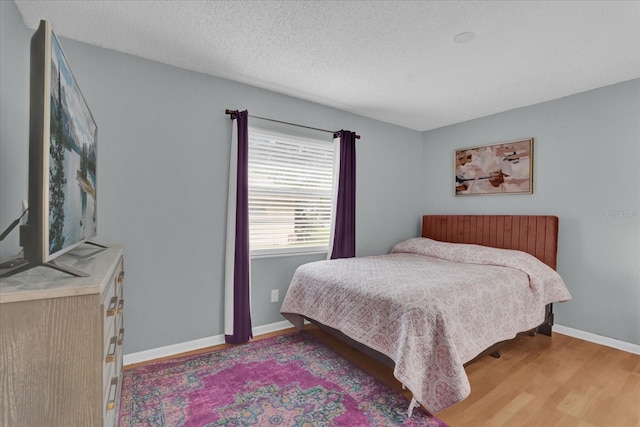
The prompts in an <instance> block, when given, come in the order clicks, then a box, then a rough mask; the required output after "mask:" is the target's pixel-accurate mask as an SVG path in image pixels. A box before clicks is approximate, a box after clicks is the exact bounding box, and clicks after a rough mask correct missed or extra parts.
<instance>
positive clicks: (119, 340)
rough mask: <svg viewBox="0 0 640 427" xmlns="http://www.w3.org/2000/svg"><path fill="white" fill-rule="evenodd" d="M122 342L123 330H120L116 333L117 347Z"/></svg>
mask: <svg viewBox="0 0 640 427" xmlns="http://www.w3.org/2000/svg"><path fill="white" fill-rule="evenodd" d="M123 340H124V328H120V332H119V333H118V345H122V341H123Z"/></svg>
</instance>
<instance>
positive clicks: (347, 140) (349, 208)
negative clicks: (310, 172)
mask: <svg viewBox="0 0 640 427" xmlns="http://www.w3.org/2000/svg"><path fill="white" fill-rule="evenodd" d="M338 136H339V137H340V171H339V173H338V198H337V202H336V218H335V227H334V236H333V248H332V250H331V259H336V258H351V257H354V256H356V133H355V132H351V131H348V130H341V131H340V132H337V134H336V137H338Z"/></svg>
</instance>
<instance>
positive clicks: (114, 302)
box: [107, 297, 118, 317]
mask: <svg viewBox="0 0 640 427" xmlns="http://www.w3.org/2000/svg"><path fill="white" fill-rule="evenodd" d="M117 305H118V297H113V298H111V300H110V301H109V308H107V317H111V316H113V315H115V314H116V306H117Z"/></svg>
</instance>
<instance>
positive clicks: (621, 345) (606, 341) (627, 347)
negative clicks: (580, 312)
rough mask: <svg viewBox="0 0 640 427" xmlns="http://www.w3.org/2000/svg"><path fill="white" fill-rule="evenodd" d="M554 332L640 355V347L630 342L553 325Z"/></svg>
mask: <svg viewBox="0 0 640 427" xmlns="http://www.w3.org/2000/svg"><path fill="white" fill-rule="evenodd" d="M553 332H557V333H559V334H562V335H568V336H570V337H574V338H579V339H581V340H585V341H589V342H592V343H595V344H600V345H604V346H607V347H611V348H615V349H618V350H622V351H626V352H628V353H633V354H639V355H640V345H636V344H632V343H630V342H626V341H620V340H616V339H613V338H609V337H603V336H602V335H596V334H592V333H590V332H584V331H581V330H579V329H573V328H569V327H566V326H562V325H557V324H556V325H553Z"/></svg>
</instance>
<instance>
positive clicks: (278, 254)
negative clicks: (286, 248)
mask: <svg viewBox="0 0 640 427" xmlns="http://www.w3.org/2000/svg"><path fill="white" fill-rule="evenodd" d="M327 253H328V251H327V250H314V251H306V252H268V253H259V254H250V257H251V259H260V258H283V257H292V256H301V255H303V256H304V255H324V256H325V258H326V256H327Z"/></svg>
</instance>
